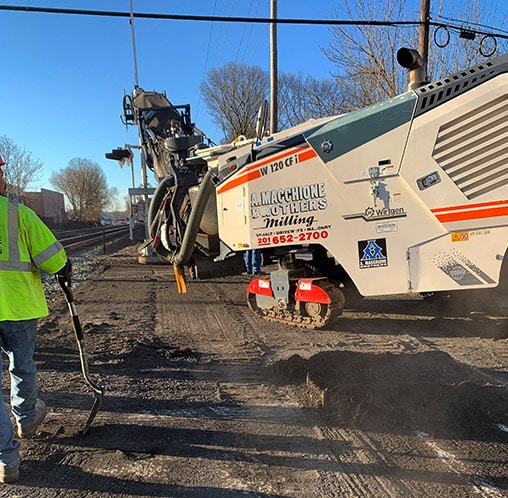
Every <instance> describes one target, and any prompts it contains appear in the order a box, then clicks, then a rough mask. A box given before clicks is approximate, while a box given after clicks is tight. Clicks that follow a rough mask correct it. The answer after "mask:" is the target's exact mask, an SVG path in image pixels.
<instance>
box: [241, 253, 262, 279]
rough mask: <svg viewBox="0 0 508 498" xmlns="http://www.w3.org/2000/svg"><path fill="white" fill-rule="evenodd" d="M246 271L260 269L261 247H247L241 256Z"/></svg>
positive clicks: (258, 270) (250, 271)
mask: <svg viewBox="0 0 508 498" xmlns="http://www.w3.org/2000/svg"><path fill="white" fill-rule="evenodd" d="M243 260H244V261H245V269H246V270H247V273H259V272H260V271H261V249H249V250H248V251H245V254H244V256H243Z"/></svg>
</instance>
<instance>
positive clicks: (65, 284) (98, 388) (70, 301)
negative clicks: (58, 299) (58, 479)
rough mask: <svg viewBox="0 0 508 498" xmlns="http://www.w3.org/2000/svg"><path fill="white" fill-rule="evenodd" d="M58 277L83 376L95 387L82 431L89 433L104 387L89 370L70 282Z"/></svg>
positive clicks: (99, 405) (100, 402)
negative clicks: (95, 380)
mask: <svg viewBox="0 0 508 498" xmlns="http://www.w3.org/2000/svg"><path fill="white" fill-rule="evenodd" d="M56 278H57V280H58V283H59V284H60V287H61V288H62V290H63V292H64V294H65V300H66V301H67V305H68V307H69V312H70V315H71V318H72V324H73V326H74V332H75V333H76V340H77V341H78V350H79V359H80V361H81V371H82V372H83V376H84V377H85V381H86V383H87V384H88V385H89V386H90V387H91V388H92V389H93V391H94V393H93V395H94V398H95V399H94V402H93V406H92V410H91V411H90V415H88V419H87V421H86V423H85V426H84V428H83V430H82V431H81V433H82V434H83V435H85V434H87V433H88V431H89V429H90V426H91V425H92V422H93V420H94V418H95V416H96V415H97V412H98V411H99V409H100V407H101V404H102V398H103V397H104V387H103V386H102V385H100V384H97V383H95V382H94V381H93V380H92V379H91V378H90V372H89V370H88V359H87V355H86V351H85V347H84V346H83V342H82V341H83V329H82V328H81V323H80V321H79V317H78V313H77V311H76V306H75V305H74V298H73V296H72V293H71V290H70V282H69V281H68V280H67V279H66V278H64V277H62V276H60V275H56Z"/></svg>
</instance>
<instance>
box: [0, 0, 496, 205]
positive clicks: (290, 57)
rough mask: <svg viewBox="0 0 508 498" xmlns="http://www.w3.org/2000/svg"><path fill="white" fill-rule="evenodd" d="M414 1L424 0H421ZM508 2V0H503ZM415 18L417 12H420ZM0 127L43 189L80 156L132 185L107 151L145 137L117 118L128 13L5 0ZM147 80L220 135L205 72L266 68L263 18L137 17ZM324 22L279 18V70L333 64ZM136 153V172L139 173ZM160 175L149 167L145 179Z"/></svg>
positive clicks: (216, 1)
mask: <svg viewBox="0 0 508 498" xmlns="http://www.w3.org/2000/svg"><path fill="white" fill-rule="evenodd" d="M414 3H415V12H418V9H419V5H420V0H414ZM340 4H341V2H340V1H339V0H316V1H312V2H311V1H310V0H278V16H279V17H280V18H305V19H329V18H334V17H336V16H335V13H336V11H337V9H338V6H339V5H340ZM501 4H502V2H501ZM0 5H21V6H34V7H53V8H67V9H86V10H111V11H123V12H128V11H129V0H107V1H105V0H73V1H68V0H67V1H64V0H29V1H20V0H17V1H16V0H11V1H9V0H7V1H0ZM133 6H134V11H135V12H144V13H163V14H194V15H216V16H251V17H263V18H268V17H269V6H270V2H269V0H194V1H192V2H182V1H181V0H133ZM415 17H416V16H415ZM0 25H1V26H2V35H1V37H0V68H1V71H2V74H1V78H0V92H1V95H2V104H1V106H2V107H1V108H2V124H1V125H0V135H6V136H7V137H9V138H11V139H12V140H13V141H14V143H15V144H16V145H18V146H19V147H21V148H24V149H26V150H27V151H29V152H31V153H32V157H33V158H34V159H38V160H40V161H41V162H43V163H44V165H45V168H44V172H43V176H44V178H43V179H42V180H41V182H40V184H37V185H33V187H34V188H33V189H34V190H38V189H39V188H41V187H43V188H53V187H52V186H51V184H50V183H49V180H48V178H49V175H50V174H51V172H52V171H55V170H61V169H63V168H65V167H66V166H67V164H68V162H69V161H70V160H71V159H72V158H75V157H81V158H86V159H90V160H92V161H94V162H97V163H98V164H99V165H100V166H101V167H102V169H103V170H104V172H105V173H106V176H107V178H108V184H109V186H110V187H117V188H118V189H119V191H120V194H121V196H120V197H121V198H123V197H124V196H125V195H126V194H127V189H128V188H129V187H130V186H132V181H131V170H130V168H125V167H124V168H123V169H120V167H119V165H118V163H117V162H116V161H111V160H107V159H105V157H104V154H105V153H106V152H109V151H111V149H113V148H115V147H120V146H123V145H125V144H136V143H138V136H137V130H136V129H135V128H134V127H129V130H128V131H126V128H125V126H124V125H123V124H122V122H121V121H120V115H121V114H122V98H123V95H124V94H125V93H130V92H131V91H132V90H133V88H134V82H135V79H134V64H133V50H132V39H131V28H130V24H129V20H128V18H123V17H96V16H83V15H80V16H77V15H67V14H50V13H31V12H13V11H0ZM135 34H136V49H137V62H138V77H139V85H140V86H141V87H142V88H144V89H145V90H156V91H161V90H166V92H167V96H168V98H169V99H170V100H171V101H172V103H173V104H190V105H191V115H192V119H193V121H194V122H195V123H196V125H197V126H198V128H200V129H201V130H202V131H203V132H205V133H206V135H207V136H209V137H210V138H211V139H212V140H214V141H216V142H218V141H219V140H220V139H221V138H222V134H221V132H220V130H219V129H218V128H217V127H216V126H215V125H214V124H213V123H212V121H211V119H210V117H209V115H208V114H207V112H206V108H205V106H204V104H203V102H202V101H201V99H200V91H199V86H200V83H201V81H202V80H203V79H204V78H205V75H206V71H207V70H209V69H211V68H212V67H219V66H222V65H224V64H225V63H227V62H229V61H231V60H234V61H236V62H238V63H246V64H250V65H253V64H256V65H259V66H261V67H263V68H264V69H266V70H268V69H269V27H268V25H265V24H238V23H223V22H215V23H212V22H202V21H199V22H198V21H180V20H149V19H136V20H135ZM330 40H331V33H330V28H329V27H328V26H308V25H280V26H279V28H278V53H279V56H278V58H279V70H280V71H283V72H294V73H296V72H298V71H302V72H303V73H304V74H311V75H312V76H314V77H316V78H328V77H330V73H331V72H333V70H334V66H333V64H332V63H331V62H330V61H328V59H327V58H326V57H325V55H323V53H322V48H324V47H326V46H327V45H328V43H329V42H330ZM140 166H141V165H140V161H139V157H138V155H137V154H136V157H135V182H136V184H137V185H138V184H139V183H140V181H141V175H140V171H139V170H140ZM151 180H152V178H151V176H150V175H149V181H151Z"/></svg>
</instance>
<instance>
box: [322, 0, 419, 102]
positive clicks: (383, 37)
mask: <svg viewBox="0 0 508 498" xmlns="http://www.w3.org/2000/svg"><path fill="white" fill-rule="evenodd" d="M406 3H407V2H406V1H405V0H385V1H384V2H363V1H362V0H345V2H344V3H343V9H344V12H345V15H346V17H349V18H350V19H355V20H362V21H369V20H386V21H393V20H400V19H401V18H402V14H403V13H404V12H405V11H404V6H405V5H406ZM415 3H416V2H415ZM338 15H342V13H341V14H338ZM415 15H416V14H413V18H414V16H415ZM417 18H418V17H417ZM331 31H332V41H331V42H330V44H329V47H328V48H327V49H324V53H325V55H326V56H327V57H328V58H329V59H330V60H331V61H332V62H334V63H335V64H336V66H337V72H336V73H335V77H336V78H337V83H338V85H339V86H340V88H341V89H342V93H343V96H344V110H345V111H351V110H354V109H358V108H360V107H365V106H368V105H371V104H374V103H376V102H379V101H381V100H385V99H387V98H390V97H394V96H395V95H397V94H398V93H400V92H401V90H402V88H403V87H404V85H405V81H406V75H405V73H404V72H403V71H402V70H399V68H398V65H397V60H396V52H397V49H398V48H400V47H402V46H404V45H409V46H413V47H414V46H416V36H417V33H416V31H414V33H411V32H408V31H407V30H405V31H403V30H401V29H395V28H394V27H391V26H375V25H367V26H366V25H362V26H358V25H351V26H350V25H348V26H340V25H339V26H333V27H332V28H331ZM408 39H409V40H408Z"/></svg>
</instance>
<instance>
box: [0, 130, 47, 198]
mask: <svg viewBox="0 0 508 498" xmlns="http://www.w3.org/2000/svg"><path fill="white" fill-rule="evenodd" d="M0 155H1V156H2V158H3V159H4V161H5V162H6V164H7V167H6V168H4V172H5V180H6V182H7V188H6V193H7V195H9V196H12V197H16V198H18V199H21V198H22V197H23V192H26V191H27V190H28V187H29V186H30V185H32V184H33V183H35V182H38V181H40V179H41V176H40V173H41V170H42V168H43V167H44V164H43V163H42V162H41V161H39V160H37V159H33V158H32V154H31V153H30V152H27V151H26V150H25V149H22V148H20V147H19V146H17V145H16V144H15V143H14V142H13V140H12V139H10V138H9V137H6V136H5V135H3V136H1V137H0Z"/></svg>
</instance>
